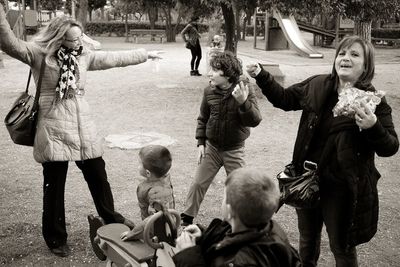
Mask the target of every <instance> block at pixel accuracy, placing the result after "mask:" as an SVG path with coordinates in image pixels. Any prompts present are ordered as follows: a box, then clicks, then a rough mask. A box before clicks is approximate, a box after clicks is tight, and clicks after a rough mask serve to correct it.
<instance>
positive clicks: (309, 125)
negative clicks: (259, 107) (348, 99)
mask: <svg viewBox="0 0 400 267" xmlns="http://www.w3.org/2000/svg"><path fill="white" fill-rule="evenodd" d="M374 69H375V66H374V48H373V46H372V45H371V43H370V42H366V41H364V40H362V39H361V38H360V37H358V36H350V37H346V38H344V39H343V40H342V41H341V43H340V44H339V46H338V48H337V50H336V55H335V61H334V65H333V69H332V73H331V74H327V75H316V76H313V77H310V78H308V79H306V80H305V81H303V82H300V83H298V84H294V85H292V86H290V87H288V88H286V89H284V88H283V87H282V86H280V85H279V84H278V83H277V82H276V81H275V80H274V78H273V76H272V75H271V74H270V73H268V72H267V71H265V70H264V69H262V67H261V66H260V65H259V64H251V65H249V66H247V72H248V73H249V75H250V76H252V77H254V78H255V79H256V82H257V84H258V86H259V87H260V88H261V90H262V93H263V94H264V95H265V96H266V97H267V99H268V100H269V101H270V102H271V103H272V104H273V105H274V106H275V107H277V108H280V109H283V110H285V111H289V110H302V116H301V119H300V124H299V129H298V133H297V138H296V142H295V147H294V152H293V158H292V163H293V164H294V166H295V168H296V171H297V172H299V173H302V172H304V169H303V167H302V166H303V163H304V161H305V160H309V161H313V162H316V163H318V162H319V159H320V156H321V153H322V150H323V148H324V147H325V146H329V153H328V155H329V157H328V158H327V164H325V165H324V167H323V168H322V169H319V170H318V171H319V176H320V194H321V199H320V203H319V205H318V206H317V207H315V208H310V209H296V212H297V217H298V227H299V232H300V244H299V252H300V256H301V260H302V263H303V265H304V266H317V261H318V258H319V253H320V243H321V231H322V226H323V224H325V227H326V230H327V233H328V238H329V245H330V249H331V251H332V253H333V255H334V257H335V261H336V266H346V267H351V266H358V261H357V253H356V246H357V245H358V244H361V243H366V242H368V241H369V240H370V239H371V238H372V237H373V236H374V235H375V233H376V231H377V224H378V204H379V203H378V191H377V182H378V179H379V178H380V174H379V172H378V170H377V169H376V167H375V163H374V157H375V154H377V155H378V156H381V157H389V156H392V155H394V154H395V153H396V152H397V151H398V148H399V141H398V137H397V134H396V132H395V129H394V125H393V120H392V115H391V111H392V109H391V107H390V106H389V104H388V103H387V101H386V99H385V97H383V98H382V99H381V100H380V104H378V105H377V106H376V109H375V112H373V109H372V108H371V107H370V106H369V105H367V103H366V101H365V100H362V101H361V102H360V103H359V106H355V107H354V109H353V113H352V115H351V114H350V113H348V115H347V116H343V115H339V116H336V115H337V114H334V112H332V110H333V109H334V107H335V106H336V105H337V103H338V101H339V99H343V96H344V95H345V94H347V93H348V92H349V90H350V89H351V90H354V89H355V88H357V89H359V90H355V91H358V92H361V93H363V94H366V92H370V94H376V93H377V91H376V90H375V88H374V87H373V85H372V84H371V81H372V79H373V76H374ZM360 90H361V91H360Z"/></svg>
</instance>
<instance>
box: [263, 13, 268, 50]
mask: <svg viewBox="0 0 400 267" xmlns="http://www.w3.org/2000/svg"><path fill="white" fill-rule="evenodd" d="M264 27H265V29H264V31H265V33H264V34H265V50H266V51H268V50H269V14H268V11H265V22H264Z"/></svg>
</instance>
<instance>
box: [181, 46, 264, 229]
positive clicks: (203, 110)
mask: <svg viewBox="0 0 400 267" xmlns="http://www.w3.org/2000/svg"><path fill="white" fill-rule="evenodd" d="M210 64H211V70H210V71H209V73H208V77H209V80H210V82H209V85H208V86H207V87H206V88H205V89H204V95H203V99H202V102H201V106H200V115H199V116H198V118H197V129H196V139H197V141H198V144H197V146H198V166H197V168H196V172H195V176H194V181H193V182H192V184H191V186H190V188H189V192H188V195H187V198H186V203H185V210H184V212H183V213H182V214H181V219H182V225H188V224H192V223H193V218H194V217H196V215H197V213H198V211H199V208H200V204H201V202H202V201H203V199H204V195H205V193H206V192H207V189H208V187H209V186H210V184H211V182H212V181H213V179H214V177H215V175H216V174H217V173H218V171H219V169H220V168H221V167H222V166H224V168H225V171H226V173H227V175H229V173H230V172H232V171H233V170H235V169H237V168H240V167H243V166H244V159H243V158H244V145H245V140H246V139H247V138H248V137H249V136H250V128H249V127H255V126H257V125H258V124H259V123H260V122H261V114H260V111H259V109H258V106H257V101H256V96H255V94H254V91H253V88H251V87H250V86H249V84H245V83H244V82H243V81H239V80H240V77H241V75H242V73H243V72H242V64H241V62H240V60H239V59H237V58H236V57H235V56H234V55H233V54H232V53H231V52H219V53H217V54H216V55H215V57H213V59H212V60H211V62H210Z"/></svg>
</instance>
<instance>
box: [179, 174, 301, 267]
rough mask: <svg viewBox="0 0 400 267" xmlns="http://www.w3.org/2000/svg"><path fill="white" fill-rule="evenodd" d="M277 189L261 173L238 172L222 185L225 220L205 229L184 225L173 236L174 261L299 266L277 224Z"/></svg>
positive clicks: (182, 266) (182, 263)
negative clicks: (175, 249)
mask: <svg viewBox="0 0 400 267" xmlns="http://www.w3.org/2000/svg"><path fill="white" fill-rule="evenodd" d="M278 200H279V191H278V189H277V186H276V185H275V183H274V181H273V180H272V179H271V178H270V177H269V176H268V175H266V174H265V172H262V171H260V170H256V169H250V168H239V169H236V170H234V171H233V172H232V173H231V174H229V176H228V177H227V179H226V181H225V193H224V200H223V203H222V213H223V217H224V220H220V219H214V220H213V221H212V222H211V224H210V225H209V226H208V228H207V229H206V230H204V231H203V233H201V230H200V228H199V227H198V226H196V225H189V226H187V227H185V228H184V229H183V231H182V233H181V235H180V236H179V237H178V238H177V240H176V242H177V250H178V251H179V252H178V253H177V254H176V255H175V256H174V257H173V260H174V262H175V265H176V266H177V267H186V266H191V267H193V266H199V267H200V266H212V267H218V266H238V267H240V266H248V267H250V266H258V267H279V266H287V267H290V266H300V259H299V256H298V253H297V251H296V250H295V249H294V248H293V247H292V246H291V245H290V244H289V242H288V239H287V237H286V234H285V233H284V231H283V230H282V228H281V227H280V226H279V225H278V223H277V222H275V221H273V220H271V217H272V215H273V214H274V212H275V211H276V209H277V207H278Z"/></svg>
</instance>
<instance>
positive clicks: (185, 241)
mask: <svg viewBox="0 0 400 267" xmlns="http://www.w3.org/2000/svg"><path fill="white" fill-rule="evenodd" d="M199 236H201V231H200V229H199V227H197V226H196V225H189V226H187V227H185V229H184V230H183V231H182V233H181V234H180V236H179V237H178V238H177V239H176V248H177V250H178V252H179V251H182V250H184V249H187V248H190V247H193V246H195V245H196V238H197V237H199Z"/></svg>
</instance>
